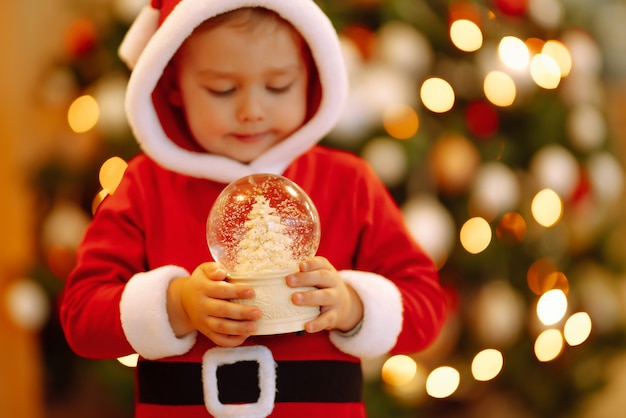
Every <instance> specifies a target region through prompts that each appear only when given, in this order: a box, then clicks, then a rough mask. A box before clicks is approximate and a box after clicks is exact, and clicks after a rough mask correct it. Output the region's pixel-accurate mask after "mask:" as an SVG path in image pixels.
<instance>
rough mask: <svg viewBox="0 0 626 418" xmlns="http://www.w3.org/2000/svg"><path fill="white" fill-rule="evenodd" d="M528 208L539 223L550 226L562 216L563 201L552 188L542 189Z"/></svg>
mask: <svg viewBox="0 0 626 418" xmlns="http://www.w3.org/2000/svg"><path fill="white" fill-rule="evenodd" d="M530 210H531V212H532V214H533V218H535V221H537V223H538V224H539V225H541V226H545V227H546V228H550V227H551V226H554V225H555V224H556V223H557V222H558V221H559V220H560V219H561V216H563V202H561V198H560V197H559V195H558V194H556V192H555V191H554V190H551V189H543V190H541V191H540V192H539V193H537V194H536V195H535V197H534V198H533V200H532V202H531V207H530Z"/></svg>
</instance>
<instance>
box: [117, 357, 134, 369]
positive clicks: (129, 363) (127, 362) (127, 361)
mask: <svg viewBox="0 0 626 418" xmlns="http://www.w3.org/2000/svg"><path fill="white" fill-rule="evenodd" d="M138 360H139V354H129V355H127V356H124V357H118V358H117V361H119V362H120V363H121V364H123V365H124V366H126V367H137V361H138Z"/></svg>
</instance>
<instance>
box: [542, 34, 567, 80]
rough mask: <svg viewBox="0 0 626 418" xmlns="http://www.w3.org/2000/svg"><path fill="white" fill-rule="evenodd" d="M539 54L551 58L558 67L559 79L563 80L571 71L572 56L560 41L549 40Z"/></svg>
mask: <svg viewBox="0 0 626 418" xmlns="http://www.w3.org/2000/svg"><path fill="white" fill-rule="evenodd" d="M541 53H542V54H544V55H547V56H549V57H551V58H552V59H553V60H554V61H555V62H556V63H557V65H558V66H559V70H560V73H561V78H565V77H567V76H568V75H569V73H570V71H571V70H572V55H571V54H570V53H569V50H568V49H567V46H565V44H564V43H563V42H561V41H557V40H554V39H552V40H549V41H547V42H546V43H545V44H544V45H543V48H542V49H541Z"/></svg>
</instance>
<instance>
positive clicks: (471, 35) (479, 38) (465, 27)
mask: <svg viewBox="0 0 626 418" xmlns="http://www.w3.org/2000/svg"><path fill="white" fill-rule="evenodd" d="M450 40H451V41H452V43H453V44H454V46H456V47H457V48H459V49H460V50H461V51H465V52H473V51H477V50H479V49H480V47H481V46H483V33H482V32H481V30H480V27H478V25H477V24H476V23H474V22H472V21H471V20H467V19H459V20H456V21H454V22H452V24H451V25H450Z"/></svg>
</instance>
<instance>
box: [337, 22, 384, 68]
mask: <svg viewBox="0 0 626 418" xmlns="http://www.w3.org/2000/svg"><path fill="white" fill-rule="evenodd" d="M342 35H343V36H345V37H346V38H348V39H350V40H351V41H352V42H353V43H354V45H355V46H356V47H357V49H358V50H359V52H360V53H361V57H362V58H363V59H365V60H368V59H369V58H371V56H372V53H373V51H374V47H375V43H376V35H375V34H374V32H372V30H371V29H370V28H368V27H366V26H363V25H350V26H348V27H346V28H345V29H344V30H343V31H342Z"/></svg>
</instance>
